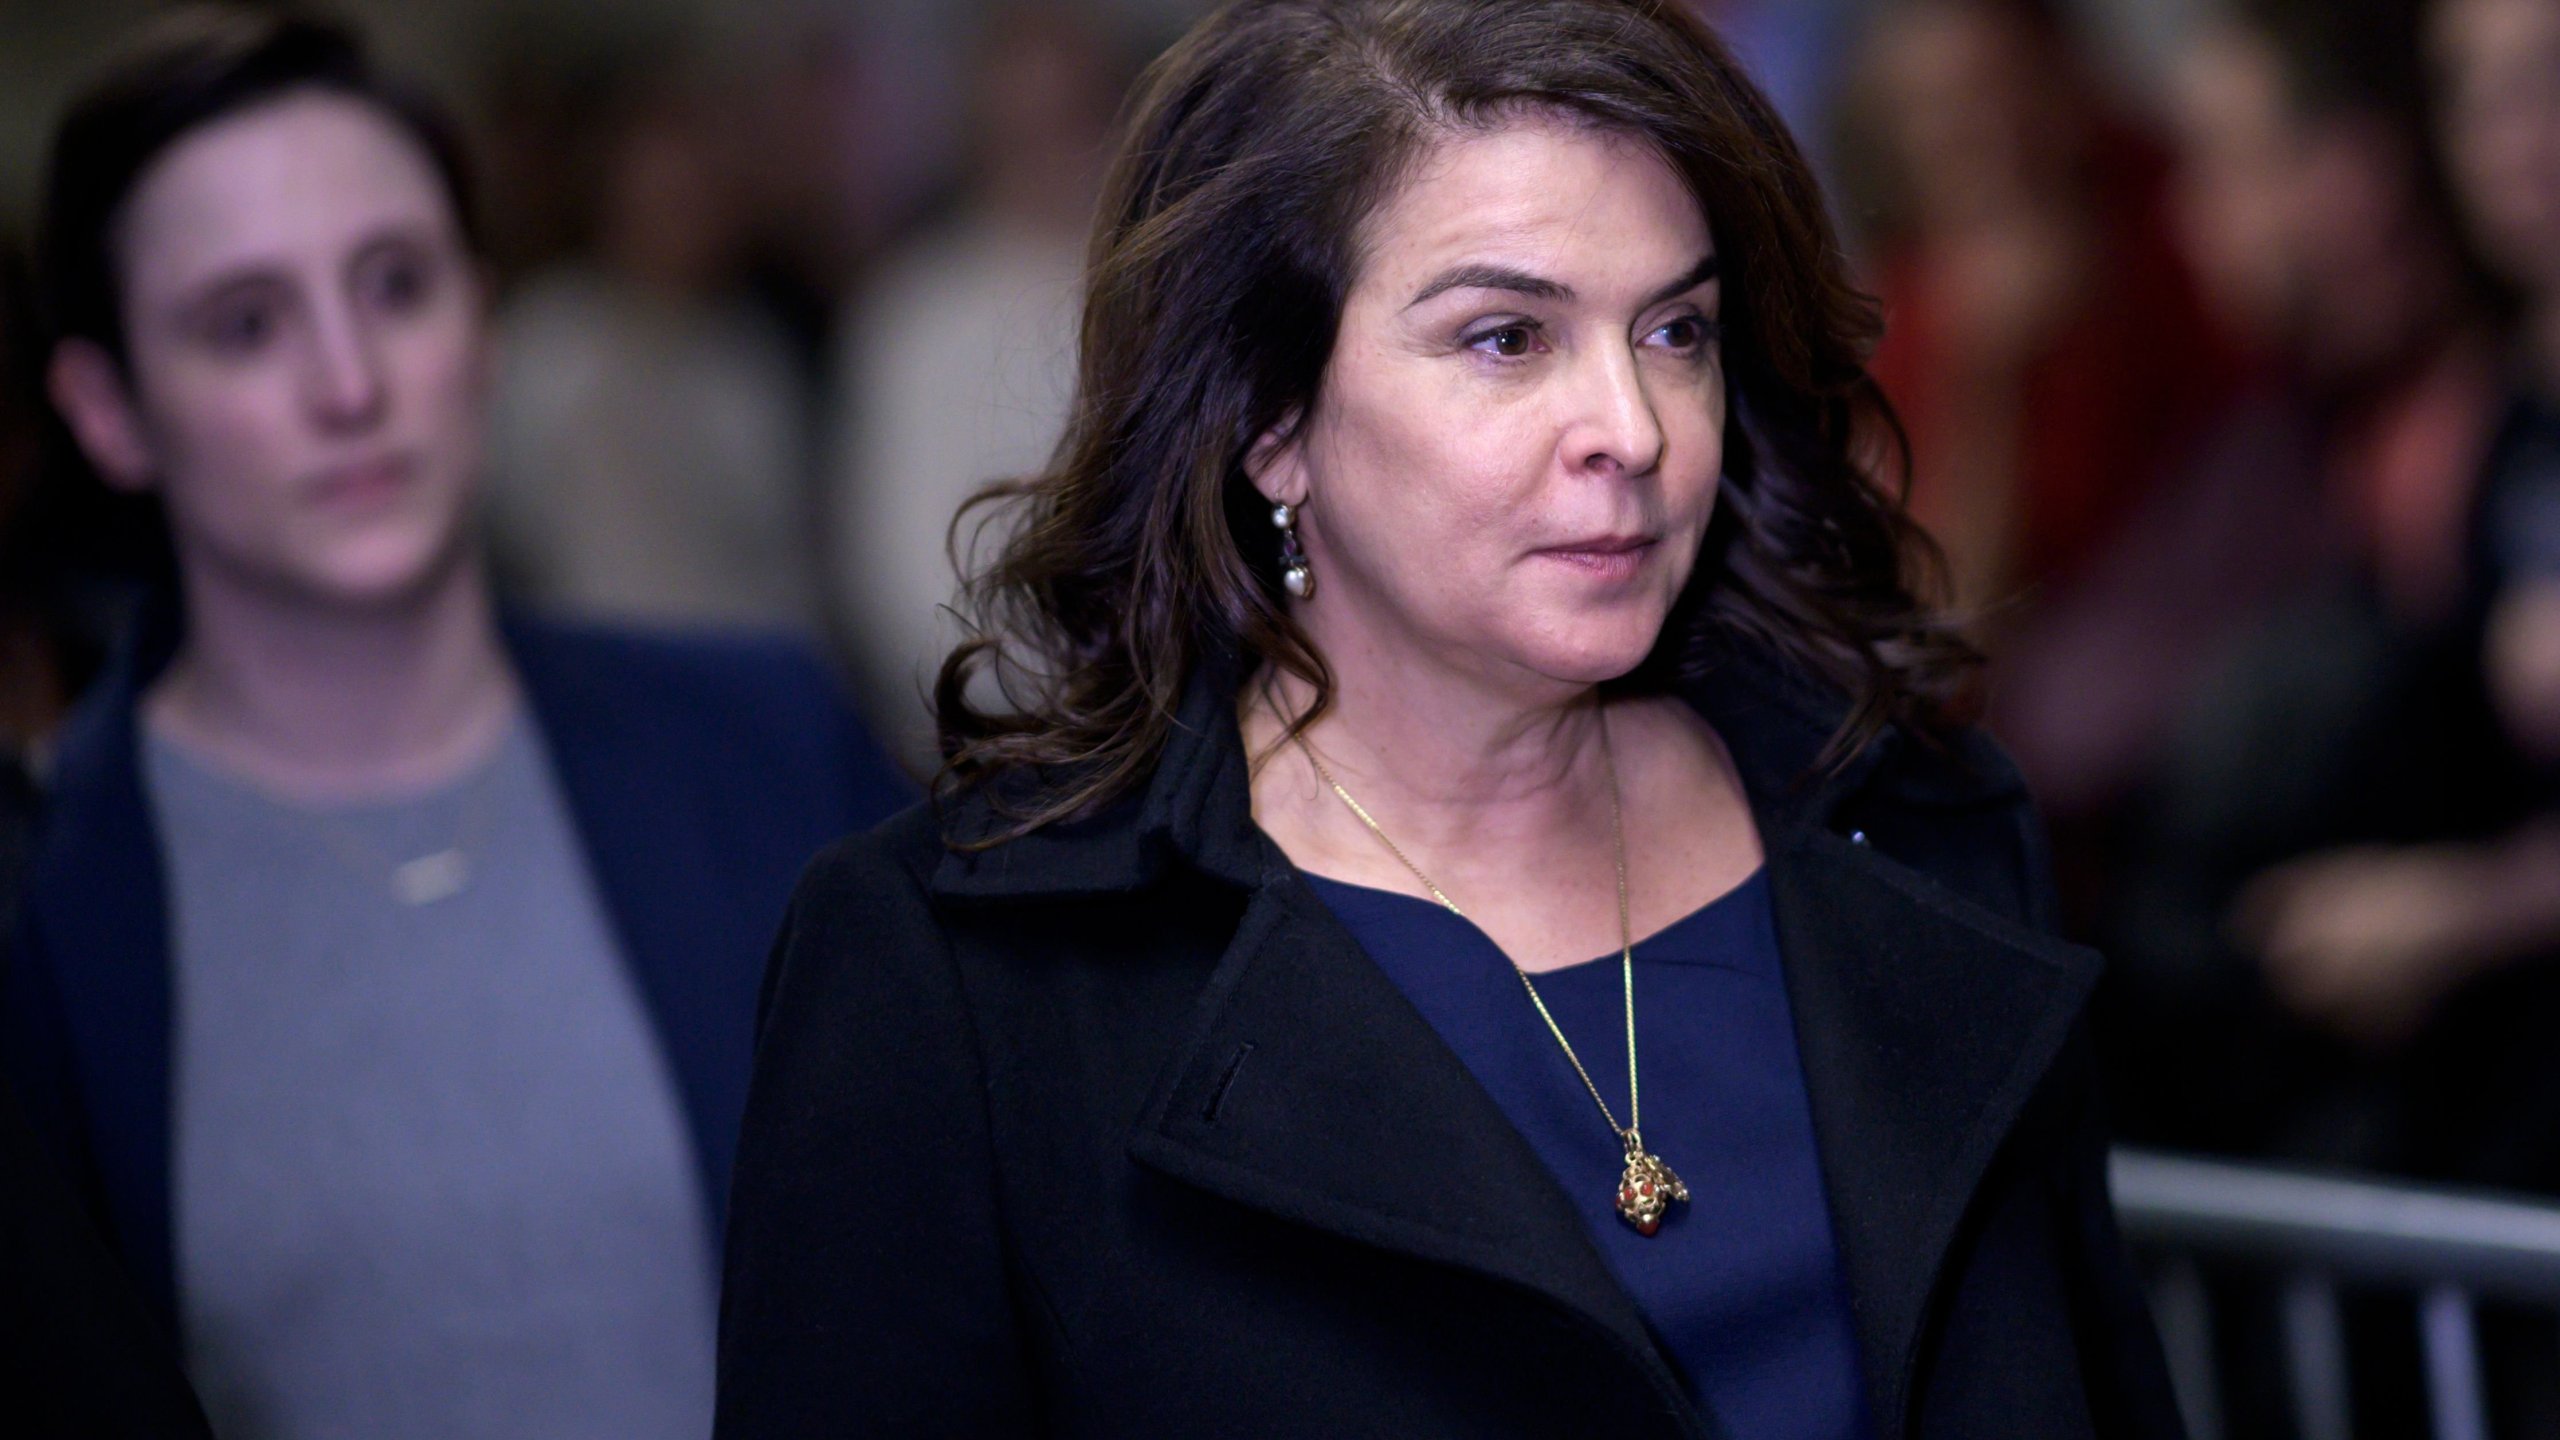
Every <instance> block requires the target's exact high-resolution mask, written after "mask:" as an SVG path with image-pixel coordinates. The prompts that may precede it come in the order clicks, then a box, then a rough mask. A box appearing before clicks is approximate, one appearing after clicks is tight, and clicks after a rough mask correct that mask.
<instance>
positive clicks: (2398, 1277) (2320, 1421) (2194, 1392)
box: [2108, 1149, 2560, 1440]
mask: <svg viewBox="0 0 2560 1440" xmlns="http://www.w3.org/2000/svg"><path fill="white" fill-rule="evenodd" d="M2108 1168H2109V1176H2108V1178H2109V1181H2110V1187H2111V1188H2112V1190H2113V1191H2114V1194H2115V1202H2116V1211H2117V1214H2118V1216H2119V1217H2120V1220H2121V1223H2122V1224H2123V1227H2124V1232H2125V1238H2126V1240H2127V1241H2128V1242H2130V1243H2131V1244H2132V1245H2133V1247H2134V1248H2135V1250H2136V1251H2137V1252H2138V1253H2141V1254H2143V1255H2144V1256H2145V1257H2146V1258H2148V1259H2150V1260H2153V1261H2155V1262H2157V1263H2156V1264H2155V1266H2154V1269H2153V1280H2152V1303H2153V1307H2154V1313H2155V1314H2156V1316H2157V1317H2158V1319H2159V1321H2160V1329H2161V1339H2162V1343H2163V1344H2164V1346H2165V1347H2166V1348H2167V1349H2168V1351H2169V1359H2170V1368H2171V1370H2172V1371H2173V1373H2174V1374H2175V1376H2176V1379H2177V1383H2178V1390H2179V1400H2180V1403H2181V1405H2182V1406H2183V1407H2184V1408H2185V1410H2186V1412H2187V1421H2188V1425H2189V1426H2190V1428H2191V1429H2193V1430H2194V1432H2195V1435H2196V1440H2219V1437H2221V1435H2222V1429H2223V1427H2222V1425H2221V1419H2220V1411H2219V1403H2218V1399H2217V1397H2218V1395H2219V1393H2220V1386H2219V1384H2218V1383H2217V1378H2216V1376H2215V1373H2214V1345H2213V1337H2212V1329H2211V1327H2212V1323H2213V1322H2212V1307H2211V1303H2210V1300H2209V1298H2208V1296H2207V1293H2206V1288H2205V1283H2204V1279H2203V1274H2202V1270H2201V1269H2200V1266H2201V1265H2202V1264H2206V1263H2212V1262H2238V1263H2244V1264H2247V1265H2250V1266H2253V1267H2263V1268H2265V1269H2267V1270H2269V1271H2270V1272H2273V1273H2278V1274H2282V1275H2287V1276H2290V1277H2291V1278H2289V1279H2287V1280H2285V1281H2284V1282H2283V1289H2282V1299H2281V1303H2280V1306H2279V1314H2280V1316H2281V1326H2282V1329H2283V1340H2284V1346H2283V1348H2284V1353H2285V1363H2286V1366H2287V1370H2288V1376H2287V1379H2288V1384H2289V1387H2290V1391H2291V1395H2292V1399H2293V1409H2294V1420H2295V1424H2296V1428H2297V1429H2298V1430H2299V1431H2300V1432H2301V1434H2302V1435H2303V1437H2304V1440H2347V1436H2348V1434H2349V1428H2350V1418H2351V1417H2350V1415H2349V1406H2348V1399H2347V1395H2348V1376H2347V1365H2346V1342H2345V1325H2344V1321H2343V1319H2342V1310H2341V1307H2340V1302H2339V1295H2340V1290H2341V1287H2344V1286H2359V1287H2365V1286H2372V1287H2385V1288H2392V1289H2401V1290H2406V1291H2407V1292H2408V1293H2410V1294H2411V1295H2412V1296H2413V1297H2414V1298H2415V1300H2416V1303H2417V1307H2418V1335H2419V1345H2420V1348H2421V1351H2422V1352H2423V1354H2422V1359H2423V1362H2424V1373H2425V1380H2426V1388H2427V1405H2428V1411H2429V1414H2430V1417H2431V1419H2432V1420H2433V1424H2434V1433H2435V1435H2436V1436H2437V1437H2438V1440H2487V1436H2488V1433H2489V1432H2488V1428H2487V1418H2486V1409H2485V1405H2484V1402H2483V1396H2482V1381H2481V1370H2480V1353H2479V1342H2478V1337H2477V1331H2476V1317H2475V1306H2476V1304H2477V1303H2478V1302H2479V1301H2481V1300H2499V1301H2513V1302H2520V1303H2524V1304H2529V1305H2534V1306H2539V1307H2545V1308H2550V1309H2553V1310H2560V1206H2551V1205H2542V1204H2533V1203H2527V1202H2523V1201H2518V1200H2512V1199H2505V1198H2499V1197H2495V1196H2490V1195H2482V1194H2468V1193H2464V1192H2460V1191H2452V1190H2444V1189H2436V1188H2430V1187H2425V1186H2417V1185H2406V1184H2399V1183H2394V1182H2389V1181H2377V1180H2364V1179H2356V1180H2350V1179H2341V1178H2337V1177H2333V1176H2326V1175H2318V1174H2309V1173H2304V1172H2300V1171H2293V1170H2286V1169H2280V1168H2276V1167H2272V1166H2264V1165H2244V1164H2236V1163H2232V1162H2228V1161H2219V1160H2203V1159H2197V1158H2194V1157H2190V1156H2180V1155H2166V1154H2159V1153H2154V1152H2149V1151H2141V1150H2130V1149H2119V1150H2117V1151H2116V1152H2115V1154H2114V1155H2113V1156H2112V1157H2110V1160H2109V1167H2108ZM2553 1360H2554V1363H2555V1364H2560V1354H2555V1356H2554V1357H2553Z"/></svg>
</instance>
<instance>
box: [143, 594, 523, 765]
mask: <svg viewBox="0 0 2560 1440" xmlns="http://www.w3.org/2000/svg"><path fill="white" fill-rule="evenodd" d="M206 568H207V567H201V566H199V567H193V568H191V569H190V570H189V572H188V574H187V580H186V585H185V591H186V600H187V637H186V640H185V642H184V644H183V645H182V646H181V647H180V649H179V651H178V654H177V656H176V658H175V659H173V660H172V661H171V663H170V665H169V668H168V670H167V671H166V672H165V673H164V674H163V675H162V676H161V677H160V679H159V680H158V681H157V682H156V683H155V684H153V686H152V687H151V692H150V694H149V695H148V696H146V697H145V699H144V713H145V716H146V718H147V723H149V725H150V726H151V727H152V729H153V730H154V731H155V732H156V733H158V734H160V735H162V736H164V737H166V738H168V739H170V740H173V741H175V742H177V743H179V744H182V745H184V746H186V747H187V748H189V749H191V750H194V751H197V752H199V753H201V754H203V755H204V756H205V757H206V758H208V759H209V760H211V761H213V762H215V763H216V764H218V765H220V766H221V767H222V768H224V769H226V770H229V771H231V772H233V773H235V774H237V775H239V776H241V777H242V778H244V779H247V780H249V781H251V782H252V783H254V784H257V785H258V786H260V787H261V788H264V789H267V790H270V791H274V792H276V793H279V794H283V795H287V796H290V797H292V798H295V799H299V800H303V801H306V802H311V803H330V802H345V801H352V800H364V799H373V798H380V797H383V796H388V795H398V794H406V793H415V792H418V791H421V790H426V789H431V788H433V787H434V786H436V785H438V784H440V783H443V782H445V781H447V780H450V779H452V778H454V777H456V776H458V775H461V774H463V773H464V772H466V771H468V770H469V769H470V768H471V767H472V766H473V765H475V764H477V763H478V762H479V761H480V760H482V759H484V758H486V756H487V755H488V754H489V753H490V752H491V751H492V750H494V749H495V748H496V746H497V744H498V742H499V740H500V739H501V738H502V737H503V735H504V734H505V731H506V727H507V724H508V722H509V720H510V719H511V718H512V717H513V715H514V712H515V706H516V685H515V676H514V671H513V669H512V667H511V666H510V665H509V664H508V662H507V658H506V652H505V649H504V647H503V646H502V645H501V644H500V642H499V638H498V631H497V623H496V617H495V614H494V610H493V607H492V605H491V603H490V599H489V592H488V587H487V585H486V583H485V582H484V579H483V576H482V572H481V568H480V565H479V562H478V561H477V559H476V558H470V557H465V558H462V559H459V560H457V561H456V562H455V563H454V564H453V565H452V566H451V567H449V569H450V573H449V574H446V575H444V576H442V577H440V578H438V579H437V580H435V581H434V582H432V583H430V584H429V585H428V586H426V587H425V588H424V589H423V590H422V591H421V592H420V593H419V594H418V595H416V596H414V597H410V598H407V599H403V600H400V601H397V602H391V603H386V604H383V605H380V606H374V607H362V608H359V607H351V606H346V605H343V604H328V603H323V602H316V601H312V600H309V599H306V598H302V597H292V596H284V595H280V594H278V593H276V592H274V591H271V590H260V589H257V588H255V587H252V586H248V585H243V584H237V583H230V582H229V581H227V579H226V578H224V577H219V576H213V575H208V574H206V573H205V571H206Z"/></svg>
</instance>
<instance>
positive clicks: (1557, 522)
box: [1248, 117, 1725, 687]
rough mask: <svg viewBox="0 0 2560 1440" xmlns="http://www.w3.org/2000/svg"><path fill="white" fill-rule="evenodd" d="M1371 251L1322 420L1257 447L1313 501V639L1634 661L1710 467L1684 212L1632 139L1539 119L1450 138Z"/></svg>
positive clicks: (1409, 652) (1388, 218)
mask: <svg viewBox="0 0 2560 1440" xmlns="http://www.w3.org/2000/svg"><path fill="white" fill-rule="evenodd" d="M1363 239H1364V241H1365V247H1364V257H1363V259H1362V261H1361V265H1360V270H1359V274H1358V276H1357V278H1356V280H1355V281H1354V283H1353V285H1352V287H1351V291H1350V293H1349V295H1348V296H1347V297H1346V299H1345V303H1344V306H1343V312H1342V322H1341V329H1340V333H1339V334H1338V335H1337V337H1336V339H1335V344H1334V350H1333V358H1332V360H1331V363H1330V364H1329V366H1328V368H1327V369H1326V372H1325V375H1324V379H1323V382H1322V386H1321V388H1320V390H1319V392H1318V395H1317V399H1316V402H1315V405H1314V407H1313V409H1312V412H1311V413H1309V414H1308V415H1306V416H1305V417H1304V418H1303V419H1302V420H1301V421H1299V422H1298V423H1297V425H1296V428H1295V429H1294V430H1292V431H1290V432H1288V433H1287V434H1285V435H1280V434H1275V435H1274V436H1272V437H1266V440H1265V442H1264V443H1263V444H1262V445H1260V446H1257V447H1256V451H1255V453H1254V455H1253V456H1252V457H1250V458H1249V460H1248V469H1249V470H1251V471H1252V472H1253V473H1254V475H1255V479H1256V483H1257V484H1258V485H1259V486H1260V487H1261V488H1262V490H1263V491H1264V493H1265V494H1266V495H1269V496H1271V497H1272V498H1274V499H1281V500H1288V501H1290V502H1292V503H1295V504H1300V505H1302V507H1303V508H1302V510H1301V513H1300V517H1299V521H1298V528H1299V533H1300V535H1301V537H1302V539H1303V541H1304V543H1305V547H1306V550H1307V557H1308V560H1309V563H1310V564H1311V565H1312V566H1313V567H1314V569H1315V573H1316V576H1317V591H1316V594H1315V596H1314V598H1313V599H1311V600H1308V601H1305V602H1299V603H1300V609H1299V613H1300V614H1301V616H1302V617H1303V618H1304V620H1305V621H1306V623H1307V625H1308V627H1309V629H1310V631H1311V632H1312V633H1313V635H1314V636H1315V638H1316V641H1317V643H1318V644H1319V645H1320V646H1322V647H1323V648H1324V650H1325V652H1326V654H1327V655H1328V656H1329V657H1330V658H1332V659H1333V660H1334V661H1335V662H1336V663H1337V664H1340V663H1342V662H1343V661H1345V660H1347V659H1350V658H1352V656H1353V655H1354V654H1358V655H1363V656H1369V657H1384V658H1386V659H1387V660H1388V661H1389V662H1390V663H1407V664H1426V665H1432V666H1439V667H1455V668H1458V669H1461V670H1464V671H1467V672H1470V673H1471V674H1473V675H1476V676H1478V677H1483V678H1489V679H1492V680H1494V681H1495V682H1496V683H1500V684H1505V685H1514V686H1516V685H1518V684H1520V683H1521V682H1524V681H1526V682H1530V683H1532V684H1538V685H1555V684H1560V685H1564V686H1569V687H1579V686H1583V685H1588V684H1591V683H1594V682H1597V681H1601V680H1606V679H1610V678H1613V677H1616V676H1619V675H1623V674H1625V673H1626V672H1627V671H1629V670H1631V669H1633V668H1634V667H1635V666H1636V665H1637V664H1638V663H1639V662H1640V661H1642V660H1643V658H1644V656H1645V655H1646V653H1647V652H1648V651H1650V650H1651V649H1652V647H1653V644H1654V640H1655V637H1656V636H1657V635H1658V634H1659V633H1660V632H1661V629H1662V625H1663V621H1664V618H1665V617H1666V616H1667V615H1668V614H1669V612H1670V609H1671V606H1672V603H1673V601H1674V600H1675V599H1676V598H1677V597H1678V596H1679V594H1680V591H1681V587H1682V586H1683V585H1685V584H1686V583H1687V581H1688V578H1689V572H1690V569H1691V567H1692V566H1693V565H1694V564H1695V563H1696V560H1697V555H1698V547H1699V543H1700V542H1701V540H1702V539H1703V538H1704V537H1705V534H1706V528H1707V518H1708V515H1709V513H1710V512H1711V511H1712V510H1713V508H1714V504H1715V493H1716V480H1717V475H1718V473H1719V471H1720V469H1721V467H1722V463H1723V447H1722V439H1723V429H1724V416H1725V393H1724V366H1723V357H1722V351H1721V349H1720V348H1719V344H1718V339H1717V293H1718V285H1717V282H1716V279H1715V264H1716V261H1715V243H1714V238H1713V236H1712V235H1711V234H1710V232H1709V230H1708V226H1707V220H1706V216H1705V215H1704V214H1702V213H1701V211H1700V209H1699V206H1698V202H1697V201H1696V200H1695V199H1694V198H1692V196H1691V194H1690V192H1689V190H1688V187H1687V186H1686V185H1684V184H1683V183H1682V182H1681V180H1680V178H1679V176H1678V175H1677V174H1675V173H1674V172H1673V171H1672V169H1671V167H1670V166H1669V165H1668V164H1667V163H1666V162H1665V161H1664V160H1663V159H1662V158H1661V157H1660V156H1659V155H1658V154H1657V153H1656V152H1654V151H1653V150H1652V149H1651V148H1649V147H1647V146H1646V145H1644V144H1642V143H1640V142H1636V141H1631V140H1628V139H1624V138H1621V137H1617V136H1612V135H1608V134H1605V133H1602V132H1599V131H1596V130H1593V129H1590V128H1588V127H1584V126H1580V125H1576V124H1574V123H1572V122H1570V121H1566V120H1561V119H1549V118H1543V117H1542V118H1532V119H1524V120H1522V121H1520V122H1518V123H1514V124H1509V125H1505V126H1503V127H1501V128H1499V129H1495V130H1492V131H1488V132H1484V133H1478V134H1470V135H1465V136H1460V137H1454V138H1450V139H1447V140H1445V141H1442V142H1440V143H1439V144H1438V145H1436V146H1435V147H1434V148H1433V149H1432V150H1431V151H1430V152H1429V153H1428V154H1426V155H1425V156H1424V157H1423V159H1422V161H1421V163H1420V164H1419V165H1418V166H1416V167H1415V169H1414V171H1413V173H1412V178H1411V179H1410V180H1409V181H1408V182H1407V183H1406V184H1405V186H1404V187H1403V189H1402V190H1401V191H1400V192H1399V193H1398V194H1396V195H1395V196H1394V197H1393V198H1392V199H1391V200H1390V201H1389V202H1388V203H1387V204H1386V205H1385V206H1384V207H1383V208H1382V209H1381V210H1380V211H1379V212H1378V214H1377V215H1376V216H1375V217H1374V218H1373V219H1372V220H1371V222H1370V223H1369V225H1368V227H1367V229H1366V231H1365V232H1364V236H1363Z"/></svg>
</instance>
